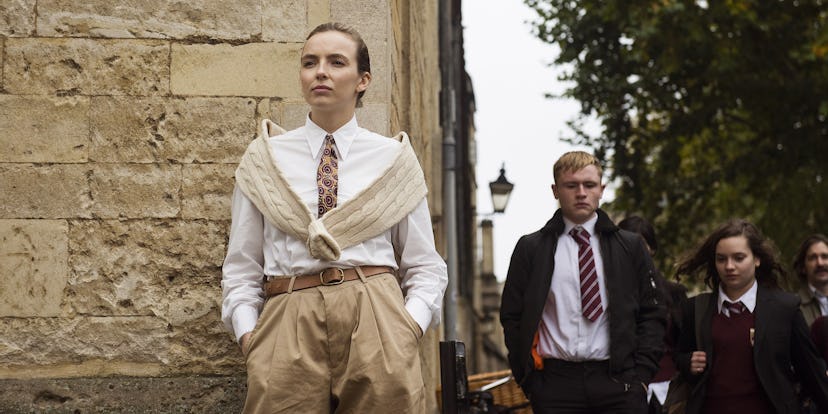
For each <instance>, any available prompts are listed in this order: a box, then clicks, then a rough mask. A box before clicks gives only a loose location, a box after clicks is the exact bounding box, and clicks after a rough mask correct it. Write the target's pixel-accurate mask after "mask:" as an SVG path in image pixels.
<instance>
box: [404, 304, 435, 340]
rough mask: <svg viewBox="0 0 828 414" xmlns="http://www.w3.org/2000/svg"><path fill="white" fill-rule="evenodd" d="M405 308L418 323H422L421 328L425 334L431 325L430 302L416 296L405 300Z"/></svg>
mask: <svg viewBox="0 0 828 414" xmlns="http://www.w3.org/2000/svg"><path fill="white" fill-rule="evenodd" d="M405 310H407V311H408V314H409V315H411V317H412V318H414V320H415V321H416V322H417V325H420V329H422V330H423V334H425V331H426V330H428V326H429V325H431V309H429V308H428V304H426V303H425V301H424V300H422V299H420V298H418V297H416V296H414V297H411V298H409V299H408V300H406V301H405Z"/></svg>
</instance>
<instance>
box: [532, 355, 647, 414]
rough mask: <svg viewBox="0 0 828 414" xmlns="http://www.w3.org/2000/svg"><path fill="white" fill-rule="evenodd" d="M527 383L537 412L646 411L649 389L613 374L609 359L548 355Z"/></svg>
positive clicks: (639, 413) (597, 413)
mask: <svg viewBox="0 0 828 414" xmlns="http://www.w3.org/2000/svg"><path fill="white" fill-rule="evenodd" d="M543 363H544V369H543V371H541V372H535V373H533V374H532V377H531V378H529V381H528V384H526V391H527V394H529V402H530V403H531V405H532V411H533V412H534V413H535V414H544V413H550V414H552V413H554V414H612V413H615V414H644V413H646V412H647V392H646V390H645V389H644V386H642V385H641V383H640V382H638V381H636V380H635V379H634V378H632V377H633V376H634V374H633V373H632V371H631V372H630V373H629V375H628V376H630V378H620V377H619V378H615V377H614V376H611V375H610V372H609V362H608V361H586V362H569V361H561V360H558V359H544V360H543Z"/></svg>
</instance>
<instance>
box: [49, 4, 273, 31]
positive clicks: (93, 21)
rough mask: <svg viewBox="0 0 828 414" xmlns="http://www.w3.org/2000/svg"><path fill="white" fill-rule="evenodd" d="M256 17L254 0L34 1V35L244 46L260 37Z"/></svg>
mask: <svg viewBox="0 0 828 414" xmlns="http://www.w3.org/2000/svg"><path fill="white" fill-rule="evenodd" d="M261 14H262V4H261V1H258V0H237V1H232V2H224V1H210V0H192V1H186V2H171V1H163V0H151V1H140V2H136V1H131V0H91V1H73V0H40V1H38V3H37V17H38V18H37V26H38V27H37V29H38V34H39V35H41V36H49V37H113V38H164V39H186V38H196V39H199V40H201V39H205V38H206V39H217V40H235V39H244V40H249V39H252V38H258V37H259V36H261V27H262V21H261Z"/></svg>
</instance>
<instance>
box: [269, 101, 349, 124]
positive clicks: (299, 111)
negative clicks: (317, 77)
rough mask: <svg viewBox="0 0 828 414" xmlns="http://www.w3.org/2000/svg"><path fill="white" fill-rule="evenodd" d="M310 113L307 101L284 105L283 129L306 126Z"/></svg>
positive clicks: (285, 103)
mask: <svg viewBox="0 0 828 414" xmlns="http://www.w3.org/2000/svg"><path fill="white" fill-rule="evenodd" d="M309 112H310V106H308V104H307V103H305V101H302V102H284V103H282V124H281V126H282V128H284V129H287V130H288V131H290V130H291V129H296V128H299V127H300V126H303V125H305V121H306V120H307V118H308V113H309ZM357 120H359V118H357Z"/></svg>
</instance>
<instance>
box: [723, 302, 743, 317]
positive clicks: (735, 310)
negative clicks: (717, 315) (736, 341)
mask: <svg viewBox="0 0 828 414" xmlns="http://www.w3.org/2000/svg"><path fill="white" fill-rule="evenodd" d="M722 305H724V307H725V308H727V311H728V313H729V315H727V317H728V318H730V317H733V316H734V315H739V314H741V313H743V312H745V311H746V310H747V307H746V306H745V304H744V303H742V301H741V300H740V301H738V302H736V303H732V302H728V301H724V302H723V303H722Z"/></svg>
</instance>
